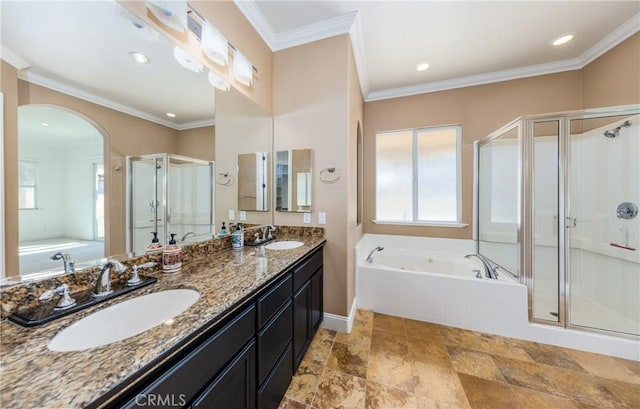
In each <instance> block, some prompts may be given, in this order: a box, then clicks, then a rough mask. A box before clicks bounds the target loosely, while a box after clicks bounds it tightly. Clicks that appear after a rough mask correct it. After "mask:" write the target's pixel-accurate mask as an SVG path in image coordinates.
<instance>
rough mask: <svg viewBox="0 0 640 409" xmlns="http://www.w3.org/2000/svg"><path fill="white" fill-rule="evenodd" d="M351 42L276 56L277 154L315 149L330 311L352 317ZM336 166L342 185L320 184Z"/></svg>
mask: <svg viewBox="0 0 640 409" xmlns="http://www.w3.org/2000/svg"><path fill="white" fill-rule="evenodd" d="M349 48H350V45H349V38H348V36H347V35H342V36H337V37H332V38H329V39H326V40H321V41H317V42H313V43H310V44H305V45H303V46H299V47H293V48H289V49H286V50H282V51H278V52H276V53H274V57H273V74H274V75H273V91H274V92H273V114H274V118H273V129H274V144H275V146H274V151H278V150H287V149H305V148H311V149H312V150H313V153H312V163H313V164H312V173H313V179H312V184H313V193H312V198H311V200H312V225H317V220H318V212H325V213H326V215H327V224H326V226H325V228H326V238H327V244H326V247H325V257H324V288H325V291H324V294H325V296H324V303H325V304H324V307H325V311H326V312H329V313H333V314H339V315H343V316H345V315H347V313H348V308H349V307H350V303H351V300H352V299H353V297H352V296H351V295H350V294H349V292H352V291H351V289H350V288H349V284H348V283H349V279H348V275H349V274H350V273H349V272H350V271H351V270H352V269H350V268H349V265H348V260H349V256H348V255H349V254H351V253H353V248H352V247H349V244H350V243H349V240H348V231H349V226H348V222H349V208H350V204H349V192H348V188H349V180H350V177H349V158H348V156H349V151H350V150H349V141H350V139H349V136H350V129H349V128H350V124H349V121H350V115H349V113H350V109H349V98H348V95H349V89H350V88H349V78H348V76H349ZM328 167H335V168H336V169H337V175H340V181H339V182H338V183H335V184H323V183H321V182H320V178H319V174H320V170H321V169H324V168H328ZM302 217H303V216H302V214H301V213H287V212H275V215H274V222H275V223H276V224H282V225H302Z"/></svg>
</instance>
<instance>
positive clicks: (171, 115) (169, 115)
mask: <svg viewBox="0 0 640 409" xmlns="http://www.w3.org/2000/svg"><path fill="white" fill-rule="evenodd" d="M167 116H168V117H169V118H175V117H176V114H174V113H173V112H167Z"/></svg>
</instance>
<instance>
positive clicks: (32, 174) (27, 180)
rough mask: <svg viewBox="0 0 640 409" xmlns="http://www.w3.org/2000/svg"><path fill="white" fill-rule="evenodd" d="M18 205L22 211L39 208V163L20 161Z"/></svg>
mask: <svg viewBox="0 0 640 409" xmlns="http://www.w3.org/2000/svg"><path fill="white" fill-rule="evenodd" d="M18 167H19V170H18V171H19V174H18V203H19V206H20V209H21V210H25V209H37V208H38V162H34V161H30V160H20V161H18Z"/></svg>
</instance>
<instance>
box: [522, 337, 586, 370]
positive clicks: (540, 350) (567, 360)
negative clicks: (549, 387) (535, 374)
mask: <svg viewBox="0 0 640 409" xmlns="http://www.w3.org/2000/svg"><path fill="white" fill-rule="evenodd" d="M521 346H522V349H524V350H525V351H526V352H527V354H529V356H530V357H531V358H532V359H533V360H534V361H535V362H538V363H540V364H545V365H551V366H557V367H558V368H564V369H573V370H574V371H584V369H583V368H582V367H581V366H580V365H579V364H578V363H577V362H576V361H575V360H573V359H572V358H571V357H570V356H569V355H567V354H565V353H564V351H563V350H562V348H559V347H556V346H553V345H545V344H539V343H537V342H522V343H521Z"/></svg>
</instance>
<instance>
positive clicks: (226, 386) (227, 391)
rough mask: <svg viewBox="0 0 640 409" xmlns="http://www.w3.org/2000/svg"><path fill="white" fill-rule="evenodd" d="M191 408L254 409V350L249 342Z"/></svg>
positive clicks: (252, 343) (253, 344)
mask: <svg viewBox="0 0 640 409" xmlns="http://www.w3.org/2000/svg"><path fill="white" fill-rule="evenodd" d="M191 407H192V408H202V409H213V408H221V409H222V408H224V409H255V407H256V349H255V343H254V341H251V343H249V345H247V347H246V348H245V349H244V350H243V351H242V352H240V354H239V355H238V356H237V357H236V358H235V359H234V360H233V361H231V362H230V363H229V365H228V366H227V367H226V368H225V369H224V371H223V372H222V373H221V374H220V375H218V376H217V377H216V378H215V379H214V380H213V382H211V385H209V386H208V387H207V389H206V390H205V391H204V392H203V393H202V394H201V395H200V396H199V397H198V398H196V400H195V401H194V402H193V404H192V406H191Z"/></svg>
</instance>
